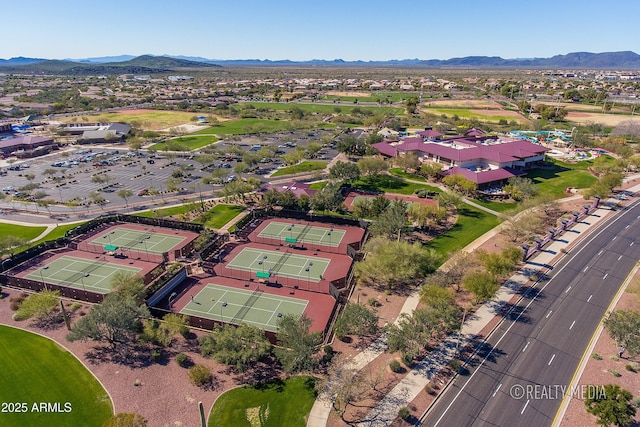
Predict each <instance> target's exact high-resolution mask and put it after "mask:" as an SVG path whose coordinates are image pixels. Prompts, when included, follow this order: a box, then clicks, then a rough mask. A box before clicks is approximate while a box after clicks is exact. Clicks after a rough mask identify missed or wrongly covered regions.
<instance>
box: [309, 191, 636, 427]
mask: <svg viewBox="0 0 640 427" xmlns="http://www.w3.org/2000/svg"><path fill="white" fill-rule="evenodd" d="M631 182H633V181H631ZM625 187H627V186H625ZM630 190H631V191H635V192H637V191H640V185H636V186H634V187H633V188H631V189H630ZM603 202H604V201H603ZM608 202H613V204H616V203H618V202H619V201H618V200H616V199H610V200H608ZM607 204H608V203H602V204H601V207H600V208H598V209H597V210H596V211H594V212H593V213H591V215H589V216H587V217H585V218H583V220H582V221H580V222H578V223H577V224H575V225H574V226H573V227H572V228H570V229H568V230H567V231H566V232H565V233H564V234H562V235H559V236H557V237H556V239H554V240H553V241H552V242H551V243H550V244H549V245H548V246H546V247H545V249H544V250H543V251H541V252H538V253H537V254H536V255H535V256H533V257H532V258H531V259H530V260H528V261H527V263H526V264H525V265H524V266H523V267H522V269H520V270H519V271H518V272H517V273H515V274H514V275H513V276H512V277H511V278H510V279H509V280H507V281H506V282H505V284H504V285H503V286H502V288H501V289H500V290H499V291H498V293H497V294H496V296H495V297H494V298H493V299H492V300H491V301H488V302H486V303H485V304H484V305H482V306H481V307H480V308H479V309H478V310H476V312H475V313H473V314H472V315H471V316H468V317H467V319H466V321H465V323H464V325H463V326H462V330H461V332H460V333H454V334H452V335H451V336H450V337H448V338H447V339H446V340H445V341H444V342H443V343H442V344H441V345H440V346H439V347H438V348H436V349H434V350H433V351H432V352H431V353H429V355H428V356H427V357H426V358H425V359H423V360H422V361H421V362H419V363H418V364H417V365H416V366H415V367H414V368H413V369H412V370H411V372H410V373H409V374H408V375H407V376H406V377H405V378H404V379H403V380H401V381H400V382H399V383H398V384H397V385H396V386H395V387H394V388H393V389H392V390H391V392H389V394H387V396H385V397H384V398H383V399H382V400H381V401H380V402H379V403H378V404H377V405H376V407H375V408H374V409H372V410H371V411H370V412H369V414H367V416H366V417H365V419H366V421H363V422H361V423H360V424H359V425H360V426H363V427H365V426H366V427H383V426H387V425H389V424H391V423H392V422H393V420H394V419H395V418H396V417H397V414H398V410H399V409H400V408H402V407H403V406H406V405H407V404H408V403H410V402H411V401H412V400H413V399H414V398H415V397H416V396H417V395H418V394H419V393H420V392H422V390H424V387H425V386H426V385H427V384H428V383H429V382H430V380H431V379H432V378H433V377H434V375H435V374H437V373H438V372H439V371H440V370H441V369H442V368H444V367H445V366H447V364H448V362H449V361H450V360H451V359H452V358H453V357H454V355H455V352H456V349H457V348H458V346H459V347H460V348H463V347H464V346H465V345H467V344H468V343H470V342H471V340H472V339H473V338H475V337H477V336H478V335H482V336H487V335H489V333H490V332H491V330H492V329H494V328H495V327H496V326H497V325H498V323H499V321H500V317H499V316H498V315H499V314H500V311H501V309H502V307H504V305H505V304H507V303H509V302H510V303H515V302H516V301H518V299H520V297H521V296H520V295H519V294H518V290H519V289H520V288H521V286H522V285H524V284H527V283H529V278H530V277H531V276H532V275H533V274H538V276H540V275H542V274H544V273H546V272H547V271H548V270H549V269H551V268H552V267H553V265H554V264H555V263H557V262H558V260H559V259H560V258H561V257H562V252H563V251H565V250H568V249H570V248H571V247H572V246H573V245H574V244H575V243H576V242H577V241H578V240H579V239H581V238H582V237H583V236H585V235H587V234H588V232H589V230H590V229H592V228H593V227H595V226H596V225H598V224H599V223H600V222H602V221H603V220H604V219H605V218H606V217H608V216H609V215H610V214H611V213H612V210H611V209H610V208H608V207H602V206H606V205H607ZM497 232H498V230H497V229H493V230H491V231H489V232H488V233H486V234H485V235H483V236H481V237H480V238H478V239H476V241H474V242H472V243H471V244H469V245H468V246H467V247H465V248H464V249H463V250H465V251H471V250H473V249H475V248H477V247H478V246H480V245H481V244H482V243H484V242H485V241H487V240H488V239H489V238H491V237H492V236H494V235H495V234H496V233H497ZM418 303H419V296H418V292H414V293H413V294H412V295H410V296H409V297H408V298H407V300H406V301H405V303H404V305H403V307H402V309H401V313H408V314H410V313H411V312H413V310H415V308H416V307H417V305H418ZM399 319H400V316H398V318H397V319H396V323H397V321H398V320H399ZM386 349H387V342H386V335H384V334H383V335H382V336H380V337H379V338H378V339H377V340H376V341H375V342H374V343H373V344H372V345H371V346H370V347H369V348H367V349H366V350H365V351H363V352H362V353H359V354H357V355H356V356H354V357H353V358H352V359H351V360H350V361H349V362H348V363H349V367H350V368H352V369H357V370H360V369H362V368H364V367H365V366H366V365H367V364H368V363H369V362H371V361H372V360H373V359H375V358H376V357H378V356H379V355H380V354H382V353H383V352H384V351H386ZM330 412H331V397H329V396H321V397H320V398H318V399H317V400H316V402H315V403H314V406H313V407H312V409H311V413H310V414H309V418H308V422H307V427H324V426H326V424H327V419H328V417H329V414H330Z"/></svg>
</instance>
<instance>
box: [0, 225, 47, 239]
mask: <svg viewBox="0 0 640 427" xmlns="http://www.w3.org/2000/svg"><path fill="white" fill-rule="evenodd" d="M46 228H47V227H29V226H26V225H17V224H7V223H4V222H0V236H16V237H22V238H24V239H25V240H31V239H34V238H36V237H38V236H39V235H40V234H42V232H43V231H44V230H46Z"/></svg>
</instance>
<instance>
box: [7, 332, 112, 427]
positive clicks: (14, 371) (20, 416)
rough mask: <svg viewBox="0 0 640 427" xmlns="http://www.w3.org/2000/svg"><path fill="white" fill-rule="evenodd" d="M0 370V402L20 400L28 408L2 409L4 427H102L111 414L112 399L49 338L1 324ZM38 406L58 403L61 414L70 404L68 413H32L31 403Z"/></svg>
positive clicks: (74, 360)
mask: <svg viewBox="0 0 640 427" xmlns="http://www.w3.org/2000/svg"><path fill="white" fill-rule="evenodd" d="M0 366H2V373H0V384H2V386H1V387H0V402H2V403H3V405H4V404H5V402H6V403H7V404H9V403H16V402H24V403H26V404H27V409H28V410H27V411H26V412H25V413H17V412H15V411H12V412H5V411H4V410H3V411H2V412H3V413H2V415H0V425H2V426H20V427H39V426H54V425H55V426H101V425H103V423H104V422H105V421H106V420H107V419H109V418H110V417H111V416H112V415H113V406H112V404H111V399H110V398H109V395H108V394H107V392H106V391H105V390H104V388H102V386H101V385H100V383H99V382H98V380H96V378H95V377H94V376H93V375H92V374H91V372H89V371H88V370H87V369H86V368H85V367H84V366H83V365H82V364H81V363H80V362H79V361H78V359H76V358H75V357H74V356H73V355H72V354H71V353H69V352H68V351H66V350H64V349H63V348H62V347H60V346H59V345H58V344H56V343H55V342H53V341H51V340H49V339H46V338H44V337H41V336H39V335H35V334H32V333H30V332H25V331H22V330H19V329H14V328H10V327H7V326H0ZM39 402H47V403H52V404H53V403H56V402H60V405H62V406H61V408H62V410H63V411H64V409H65V406H64V405H65V404H66V403H67V402H68V404H69V405H70V411H68V412H62V413H43V412H36V411H33V410H32V409H33V404H34V403H39ZM3 408H4V406H3Z"/></svg>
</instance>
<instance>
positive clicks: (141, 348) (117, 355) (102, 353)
mask: <svg viewBox="0 0 640 427" xmlns="http://www.w3.org/2000/svg"><path fill="white" fill-rule="evenodd" d="M85 357H86V358H87V361H88V362H89V363H90V364H92V365H99V364H101V363H114V364H117V365H123V366H128V367H130V368H138V369H139V368H146V367H148V366H150V365H153V364H154V363H155V362H154V361H153V360H152V359H151V355H150V348H149V347H148V346H146V345H139V344H129V345H124V344H121V345H120V346H118V347H116V348H115V349H113V348H111V347H105V346H96V347H93V348H92V349H91V350H89V351H88V352H86V353H85Z"/></svg>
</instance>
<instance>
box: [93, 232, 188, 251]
mask: <svg viewBox="0 0 640 427" xmlns="http://www.w3.org/2000/svg"><path fill="white" fill-rule="evenodd" d="M184 239H185V237H182V236H171V235H168V234H162V233H154V232H153V231H140V230H132V229H130V228H116V229H113V228H112V229H111V230H110V231H108V232H107V233H105V234H102V235H100V236H98V237H97V238H96V239H93V240H91V241H90V242H89V243H91V244H92V245H96V246H100V247H104V248H107V247H110V249H111V250H115V249H116V248H124V249H134V250H136V251H145V252H148V253H151V254H163V253H165V252H169V251H170V250H171V249H173V248H175V247H176V246H178V245H179V244H180V243H182V241H184Z"/></svg>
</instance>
